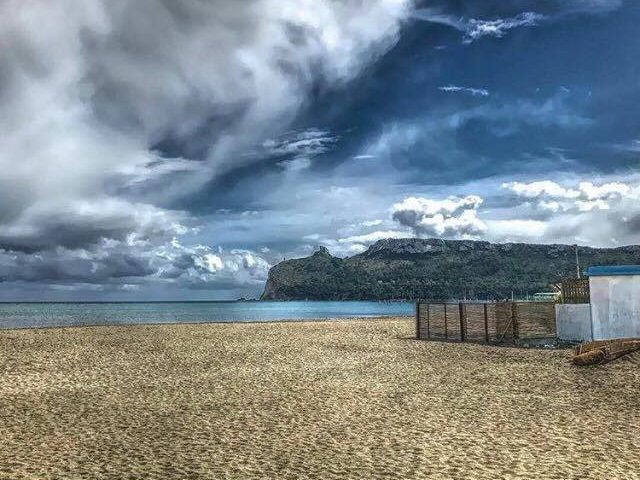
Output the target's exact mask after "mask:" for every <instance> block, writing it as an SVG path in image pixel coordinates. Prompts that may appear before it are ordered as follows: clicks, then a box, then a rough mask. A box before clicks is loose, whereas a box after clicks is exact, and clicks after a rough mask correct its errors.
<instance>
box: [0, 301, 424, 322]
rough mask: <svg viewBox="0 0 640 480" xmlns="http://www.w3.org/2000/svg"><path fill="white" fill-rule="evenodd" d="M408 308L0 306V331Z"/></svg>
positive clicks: (409, 306)
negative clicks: (2, 329) (0, 329)
mask: <svg viewBox="0 0 640 480" xmlns="http://www.w3.org/2000/svg"><path fill="white" fill-rule="evenodd" d="M413 309H414V306H413V303H399V302H394V303H384V302H175V303H173V302H171V303H169V302H160V303H0V328H26V327H61V326H72V325H131V324H145V323H191V322H224V323H228V322H272V321H276V320H304V319H327V318H353V317H377V316H396V315H398V316H400V315H413V312H414V310H413Z"/></svg>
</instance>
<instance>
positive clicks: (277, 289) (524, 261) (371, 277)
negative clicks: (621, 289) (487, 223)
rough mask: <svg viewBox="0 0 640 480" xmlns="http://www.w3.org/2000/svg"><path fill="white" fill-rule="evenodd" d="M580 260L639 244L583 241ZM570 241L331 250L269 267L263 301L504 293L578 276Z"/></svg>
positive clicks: (404, 242)
mask: <svg viewBox="0 0 640 480" xmlns="http://www.w3.org/2000/svg"><path fill="white" fill-rule="evenodd" d="M579 255H580V266H581V268H583V269H584V268H586V267H588V266H591V265H622V264H638V263H640V246H628V247H620V248H609V249H604V248H589V247H579ZM575 270H576V267H575V252H574V248H573V247H572V246H571V245H536V244H526V243H505V244H493V243H489V242H476V241H467V240H439V239H427V240H423V239H400V240H395V239H387V240H380V241H379V242H376V243H375V244H373V245H372V246H371V247H369V249H368V250H367V251H365V252H363V253H361V254H359V255H355V256H353V257H348V258H344V259H342V258H337V257H333V256H331V254H330V253H329V252H328V250H327V249H326V248H323V247H321V249H320V250H319V251H317V252H316V253H314V254H313V255H311V256H310V257H306V258H298V259H294V260H287V261H284V262H281V263H279V264H278V265H275V266H274V267H273V268H272V269H271V270H270V271H269V278H268V280H267V284H266V286H265V290H264V293H263V294H262V299H263V300H304V299H309V300H366V299H371V300H387V299H399V298H404V299H414V298H462V297H466V298H477V299H502V298H508V297H510V296H511V292H512V291H513V292H514V293H515V294H516V295H524V294H526V293H529V294H533V293H535V292H539V291H548V290H549V288H550V284H552V283H553V282H557V281H559V280H562V279H563V278H571V277H574V276H575Z"/></svg>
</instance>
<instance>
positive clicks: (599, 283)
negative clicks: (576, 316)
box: [589, 275, 640, 340]
mask: <svg viewBox="0 0 640 480" xmlns="http://www.w3.org/2000/svg"><path fill="white" fill-rule="evenodd" d="M589 288H590V290H591V320H592V322H593V339H594V340H607V339H610V338H625V337H640V275H628V276H592V277H590V278H589Z"/></svg>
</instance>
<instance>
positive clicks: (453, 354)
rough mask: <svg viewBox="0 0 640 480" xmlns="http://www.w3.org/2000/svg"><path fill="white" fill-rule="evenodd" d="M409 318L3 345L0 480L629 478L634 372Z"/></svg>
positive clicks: (30, 338) (639, 461)
mask: <svg viewBox="0 0 640 480" xmlns="http://www.w3.org/2000/svg"><path fill="white" fill-rule="evenodd" d="M413 334H414V324H413V322H412V320H411V319H374V320H353V321H328V322H301V323H261V324H208V325H207V324H203V325H152V326H128V327H85V328H65V329H43V330H8V331H0V479H11V480H14V479H118V480H120V479H139V478H145V479H163V480H164V479H173V478H179V479H216V480H217V479H245V478H246V479H279V478H290V479H296V478H301V479H307V478H308V479H312V478H313V479H343V478H353V479H365V478H366V479H393V478H407V479H427V478H433V479H458V478H460V479H462V478H464V479H467V478H468V479H492V480H493V479H496V478H505V479H531V478H540V479H601V478H615V479H634V478H638V479H640V365H639V364H638V362H637V361H633V360H620V361H616V362H613V363H611V364H608V365H604V366H599V367H588V368H578V367H575V366H573V365H571V364H570V363H569V362H568V356H569V351H567V350H554V351H549V350H533V349H532V350H525V349H515V348H505V347H487V346H482V345H470V344H452V343H435V342H424V341H416V340H413V339H412V337H413Z"/></svg>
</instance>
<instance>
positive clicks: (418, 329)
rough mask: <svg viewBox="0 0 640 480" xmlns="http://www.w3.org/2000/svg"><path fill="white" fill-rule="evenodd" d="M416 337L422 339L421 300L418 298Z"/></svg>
mask: <svg viewBox="0 0 640 480" xmlns="http://www.w3.org/2000/svg"><path fill="white" fill-rule="evenodd" d="M416 339H417V340H420V300H416Z"/></svg>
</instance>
